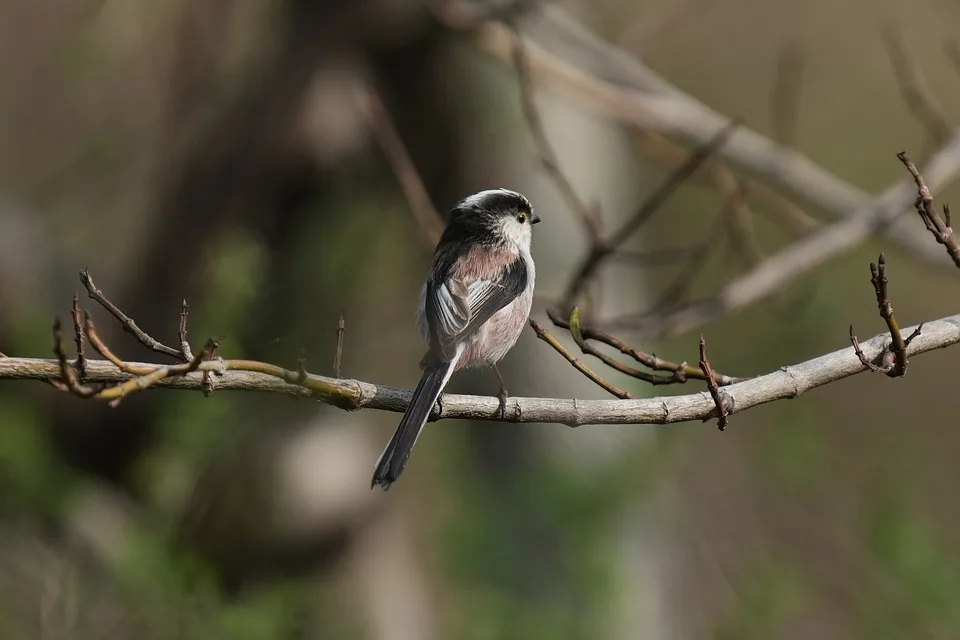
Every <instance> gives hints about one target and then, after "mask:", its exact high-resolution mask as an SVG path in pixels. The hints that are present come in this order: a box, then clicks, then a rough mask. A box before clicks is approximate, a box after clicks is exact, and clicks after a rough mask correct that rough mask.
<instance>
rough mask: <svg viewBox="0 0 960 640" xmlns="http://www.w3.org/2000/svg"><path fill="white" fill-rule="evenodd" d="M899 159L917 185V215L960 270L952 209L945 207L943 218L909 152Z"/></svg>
mask: <svg viewBox="0 0 960 640" xmlns="http://www.w3.org/2000/svg"><path fill="white" fill-rule="evenodd" d="M897 157H898V158H900V162H902V163H903V165H904V166H905V167H906V168H907V171H909V172H910V175H911V176H912V177H913V181H914V182H915V183H916V185H917V199H916V208H917V213H919V214H920V219H921V220H923V225H924V226H925V227H926V228H927V231H929V232H930V233H932V234H933V237H934V238H935V239H936V241H937V242H938V243H939V244H941V245H943V247H944V248H945V249H946V250H947V253H948V254H949V255H950V258H951V259H952V260H953V264H955V265H957V267H958V268H960V245H958V244H957V239H956V237H954V235H953V227H951V225H950V222H951V220H950V207H948V206H947V205H943V217H942V218H941V217H940V214H939V213H937V208H936V207H935V206H934V204H933V195H932V194H931V193H930V189H929V187H927V184H926V181H924V179H923V176H922V175H921V174H920V171H919V170H918V169H917V167H916V165H915V164H913V161H912V160H910V157H909V156H907V152H906V151H901V152H900V153H898V154H897Z"/></svg>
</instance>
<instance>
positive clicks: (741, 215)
mask: <svg viewBox="0 0 960 640" xmlns="http://www.w3.org/2000/svg"><path fill="white" fill-rule="evenodd" d="M727 202H728V203H729V207H730V216H729V224H727V225H726V226H725V227H724V231H726V234H727V237H728V238H729V239H730V244H731V246H732V248H733V251H734V253H735V254H736V255H737V256H738V257H739V258H740V259H741V260H742V261H743V263H744V264H745V265H746V266H747V267H755V266H757V264H759V263H760V261H761V260H763V249H761V248H760V241H759V240H757V233H756V230H755V229H754V226H753V213H752V212H751V210H750V207H749V205H748V204H747V194H746V184H745V182H744V181H742V180H736V182H735V186H734V188H733V192H732V193H731V194H730V195H729V196H728V197H727Z"/></svg>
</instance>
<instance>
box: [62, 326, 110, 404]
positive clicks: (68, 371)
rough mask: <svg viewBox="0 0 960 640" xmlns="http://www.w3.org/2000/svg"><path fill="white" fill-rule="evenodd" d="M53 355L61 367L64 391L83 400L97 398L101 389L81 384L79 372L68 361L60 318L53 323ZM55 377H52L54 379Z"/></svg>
mask: <svg viewBox="0 0 960 640" xmlns="http://www.w3.org/2000/svg"><path fill="white" fill-rule="evenodd" d="M53 353H54V354H55V355H56V356H57V366H58V367H59V369H60V371H59V378H60V379H59V382H60V383H61V384H62V385H63V389H65V390H66V391H69V392H70V393H72V394H74V395H76V396H79V397H81V398H92V397H94V396H96V394H97V393H98V392H99V389H96V388H94V387H90V386H87V385H85V384H81V382H80V380H79V379H78V378H77V372H76V371H74V369H73V367H71V366H70V362H68V361H67V353H66V351H64V349H63V330H62V328H61V324H60V318H57V319H56V320H54V321H53ZM52 377H53V376H51V378H52Z"/></svg>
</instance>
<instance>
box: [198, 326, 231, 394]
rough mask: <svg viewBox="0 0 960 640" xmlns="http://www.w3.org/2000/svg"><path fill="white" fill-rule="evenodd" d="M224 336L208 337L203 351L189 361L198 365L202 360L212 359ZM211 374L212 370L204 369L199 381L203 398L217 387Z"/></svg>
mask: <svg viewBox="0 0 960 640" xmlns="http://www.w3.org/2000/svg"><path fill="white" fill-rule="evenodd" d="M226 337H227V336H220V337H218V338H210V339H209V340H207V344H206V346H205V347H204V350H203V352H201V354H200V356H199V357H196V358H194V359H193V360H191V362H194V361H196V362H197V366H200V362H201V361H202V360H213V359H214V358H215V357H216V355H217V349H219V348H220V343H222V342H223V341H224V339H226ZM194 368H196V367H194ZM212 374H213V372H211V371H204V372H203V377H202V380H201V381H200V390H201V392H202V393H203V396H204V397H205V398H209V397H210V396H211V395H212V394H213V392H214V391H216V388H217V380H216V378H214V377H213V375H212Z"/></svg>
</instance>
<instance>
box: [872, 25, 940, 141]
mask: <svg viewBox="0 0 960 640" xmlns="http://www.w3.org/2000/svg"><path fill="white" fill-rule="evenodd" d="M881 36H882V38H883V44H884V46H885V47H886V48H887V54H888V55H889V56H890V63H891V64H892V65H893V71H894V74H895V75H896V77H897V84H898V85H900V93H902V94H903V99H904V101H905V102H906V103H907V106H908V107H909V108H910V110H911V111H912V112H913V114H914V116H916V118H917V120H919V121H920V122H921V124H923V126H924V128H925V129H926V130H927V134H928V135H929V136H930V139H931V140H932V142H933V144H934V145H935V146H939V145H942V144H944V143H946V141H947V140H949V139H950V137H951V136H952V135H953V134H954V131H955V129H956V128H955V127H954V126H953V124H952V123H951V122H950V119H949V118H948V117H947V115H946V113H945V112H944V110H943V108H942V107H941V106H940V105H939V104H938V103H937V99H936V98H935V97H934V96H933V92H932V91H931V90H930V87H929V86H927V83H926V81H925V80H924V78H923V73H922V72H921V71H920V68H919V67H918V66H917V65H916V64H915V63H914V62H913V60H912V59H911V58H910V56H909V55H908V54H907V50H906V48H905V47H904V46H903V41H902V40H901V38H900V34H899V33H898V32H897V31H896V29H895V28H894V27H893V26H892V25H889V24H888V25H884V26H883V27H882V29H881Z"/></svg>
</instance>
